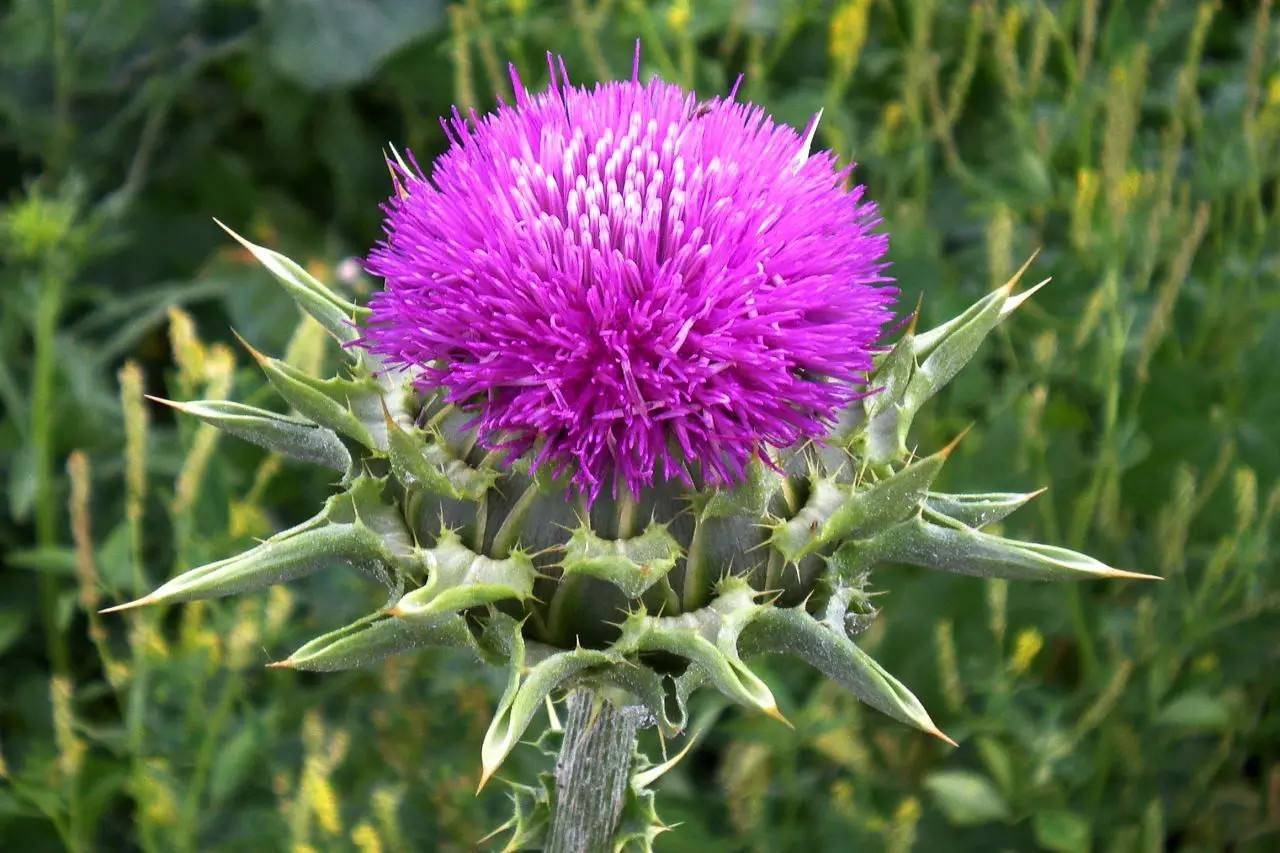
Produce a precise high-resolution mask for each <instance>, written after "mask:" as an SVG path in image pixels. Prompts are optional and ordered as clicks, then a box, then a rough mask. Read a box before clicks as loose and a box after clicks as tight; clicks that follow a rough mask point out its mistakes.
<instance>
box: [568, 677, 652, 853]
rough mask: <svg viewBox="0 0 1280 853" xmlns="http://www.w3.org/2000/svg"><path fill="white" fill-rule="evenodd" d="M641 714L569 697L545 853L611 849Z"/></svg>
mask: <svg viewBox="0 0 1280 853" xmlns="http://www.w3.org/2000/svg"><path fill="white" fill-rule="evenodd" d="M647 719H648V715H647V714H646V712H645V711H644V709H642V708H640V707H637V706H632V707H625V708H619V707H617V706H616V705H614V704H613V703H612V702H610V701H609V700H608V699H606V698H604V697H603V696H601V695H600V694H598V693H595V692H593V691H591V690H578V691H576V692H575V693H573V695H571V696H570V697H569V713H568V717H567V719H566V721H565V727H564V743H563V744H562V745H561V747H560V756H559V758H557V759H556V805H555V814H554V815H552V818H551V832H550V835H549V837H548V839H547V847H546V849H547V851H548V853H597V851H608V850H612V849H613V845H612V843H611V840H612V838H613V834H614V832H615V830H616V829H617V827H618V818H619V816H620V815H621V814H622V805H623V802H624V800H625V798H626V791H627V783H628V780H629V778H630V772H631V758H632V756H633V755H634V754H635V749H636V735H637V732H638V731H639V729H640V727H641V726H643V725H644V724H645V722H646V720H647Z"/></svg>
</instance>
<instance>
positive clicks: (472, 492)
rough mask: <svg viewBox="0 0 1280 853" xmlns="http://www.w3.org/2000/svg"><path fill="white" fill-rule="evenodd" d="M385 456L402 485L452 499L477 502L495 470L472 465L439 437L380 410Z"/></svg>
mask: <svg viewBox="0 0 1280 853" xmlns="http://www.w3.org/2000/svg"><path fill="white" fill-rule="evenodd" d="M383 422H384V424H385V426H386V431H387V458H388V459H389V460H390V462H391V471H392V473H394V474H395V477H396V479H397V480H399V481H400V482H401V483H402V484H403V485H404V487H405V488H407V489H408V488H421V489H424V490H426V491H428V492H431V493H432V494H436V495H441V496H443V497H446V498H452V499H454V500H471V501H478V500H480V499H481V498H482V497H484V495H485V493H486V492H488V491H489V489H491V488H492V487H493V484H494V482H495V481H496V480H497V478H498V472H497V471H494V470H490V469H486V468H472V467H471V466H469V465H467V463H465V462H463V461H462V460H461V459H458V458H456V457H455V456H453V454H452V453H451V452H450V451H449V449H448V447H446V446H445V443H444V441H443V440H441V439H440V438H439V437H438V436H432V435H430V434H427V433H422V432H421V431H419V430H417V429H416V428H411V429H412V430H413V431H412V432H410V431H408V430H405V429H402V428H401V427H400V425H399V424H398V423H396V421H395V419H394V418H393V417H392V416H391V413H390V412H389V411H387V410H385V409H384V410H383Z"/></svg>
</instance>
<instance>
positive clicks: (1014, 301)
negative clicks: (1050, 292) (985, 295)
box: [1000, 276, 1053, 320]
mask: <svg viewBox="0 0 1280 853" xmlns="http://www.w3.org/2000/svg"><path fill="white" fill-rule="evenodd" d="M1051 281H1053V276H1050V277H1049V278H1046V279H1045V280H1044V281H1042V282H1040V283H1039V284H1036V285H1034V286H1032V287H1029V288H1027V289H1026V290H1024V291H1022V292H1021V293H1019V294H1018V295H1017V296H1010V297H1009V298H1008V299H1006V300H1005V301H1004V304H1003V305H1001V306H1000V319H1001V320H1003V319H1004V318H1005V317H1008V316H1009V315H1010V314H1012V313H1013V312H1014V311H1016V310H1017V309H1018V306H1019V305H1021V304H1022V303H1024V302H1026V301H1027V300H1028V299H1030V298H1031V297H1032V296H1035V294H1036V291H1037V290H1039V289H1040V288H1042V287H1044V286H1045V285H1046V284H1048V283H1049V282H1051Z"/></svg>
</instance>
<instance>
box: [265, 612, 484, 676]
mask: <svg viewBox="0 0 1280 853" xmlns="http://www.w3.org/2000/svg"><path fill="white" fill-rule="evenodd" d="M424 646H445V647H449V648H457V649H467V650H470V651H471V652H473V653H477V649H476V644H475V639H474V637H473V636H472V634H471V631H470V630H468V628H467V624H466V620H465V619H464V618H463V617H462V616H460V615H458V614H456V613H443V614H437V615H436V616H435V617H433V618H431V619H421V620H417V619H415V620H407V619H396V618H395V617H392V616H388V615H387V614H385V613H374V614H371V615H369V616H366V617H364V618H362V619H359V620H357V621H355V622H353V623H351V624H350V625H347V626H345V627H343V628H339V629H338V630H336V631H330V632H329V633H328V634H325V635H323V636H320V637H316V638H315V639H314V640H312V641H311V642H309V643H307V644H306V645H304V646H302V647H301V648H299V649H298V650H297V651H295V652H294V653H293V654H291V655H289V657H288V658H286V659H285V660H283V661H280V662H279V663H275V664H271V666H273V667H283V668H287V669H302V670H307V671H309V672H334V671H336V670H343V669H356V668H357V667H362V666H368V665H369V664H372V663H377V662H378V661H380V660H383V659H384V658H387V657H390V656H391V655H394V654H398V653H400V652H405V651H409V650H411V649H418V648H422V647H424Z"/></svg>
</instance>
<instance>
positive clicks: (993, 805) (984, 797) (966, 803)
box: [924, 770, 1010, 826]
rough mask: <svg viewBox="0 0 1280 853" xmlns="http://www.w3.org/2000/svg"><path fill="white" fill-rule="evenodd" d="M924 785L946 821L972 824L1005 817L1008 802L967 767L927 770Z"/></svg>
mask: <svg viewBox="0 0 1280 853" xmlns="http://www.w3.org/2000/svg"><path fill="white" fill-rule="evenodd" d="M924 786H925V788H927V789H928V790H929V793H931V794H933V798H934V800H936V801H937V803H938V807H939V808H940V809H942V812H943V814H945V815H946V816H947V820H949V821H951V823H953V824H955V825H957V826H974V825H976V824H980V823H990V822H991V821H1003V820H1008V819H1009V817H1010V813H1009V805H1008V804H1007V803H1006V802H1005V801H1004V797H1002V796H1000V793H999V792H998V791H997V790H996V789H995V788H994V787H993V786H992V784H991V782H990V781H988V780H987V777H985V776H983V775H981V774H978V773H972V772H970V771H967V770H940V771H938V772H936V773H930V774H929V775H928V776H927V777H926V778H925V780H924Z"/></svg>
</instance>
